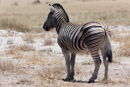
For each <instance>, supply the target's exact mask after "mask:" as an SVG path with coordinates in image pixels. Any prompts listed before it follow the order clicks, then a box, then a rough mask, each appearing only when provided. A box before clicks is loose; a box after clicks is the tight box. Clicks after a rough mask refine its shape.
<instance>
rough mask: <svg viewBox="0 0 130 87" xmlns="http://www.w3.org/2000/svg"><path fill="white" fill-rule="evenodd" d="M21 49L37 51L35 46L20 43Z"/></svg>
mask: <svg viewBox="0 0 130 87" xmlns="http://www.w3.org/2000/svg"><path fill="white" fill-rule="evenodd" d="M19 49H20V50H22V51H35V48H34V47H33V46H32V45H20V46H19Z"/></svg>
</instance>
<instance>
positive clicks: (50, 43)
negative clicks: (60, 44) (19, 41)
mask: <svg viewBox="0 0 130 87" xmlns="http://www.w3.org/2000/svg"><path fill="white" fill-rule="evenodd" d="M53 43H54V42H53V41H52V40H51V39H50V38H48V39H45V40H44V45H45V46H47V45H53Z"/></svg>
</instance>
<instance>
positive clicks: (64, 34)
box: [43, 3, 112, 83]
mask: <svg viewBox="0 0 130 87" xmlns="http://www.w3.org/2000/svg"><path fill="white" fill-rule="evenodd" d="M49 8H50V12H49V14H48V17H47V20H46V21H45V23H44V25H43V29H44V30H46V31H49V30H51V29H53V28H56V32H57V34H58V39H57V42H58V44H59V46H60V48H61V50H62V53H63V55H64V57H65V61H66V67H67V77H66V78H65V79H63V80H64V81H74V74H75V71H74V65H75V58H76V54H77V53H86V52H87V51H88V50H89V52H90V54H91V56H92V58H93V60H94V64H95V68H94V72H93V74H92V77H91V78H90V79H89V81H88V83H93V82H95V79H97V75H98V71H99V67H100V64H101V59H100V56H99V50H101V53H102V56H103V62H104V66H105V74H104V79H103V80H107V78H108V62H112V49H111V42H110V31H109V30H108V26H107V25H105V24H102V23H99V22H88V23H85V24H82V25H75V24H73V23H71V22H70V21H69V17H68V15H67V13H66V11H65V10H64V8H63V7H62V5H60V4H59V3H55V4H53V5H51V4H49Z"/></svg>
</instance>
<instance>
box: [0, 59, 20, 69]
mask: <svg viewBox="0 0 130 87" xmlns="http://www.w3.org/2000/svg"><path fill="white" fill-rule="evenodd" d="M0 70H2V71H11V72H18V71H20V67H19V66H18V65H17V64H14V63H13V62H12V61H11V60H8V61H1V62H0Z"/></svg>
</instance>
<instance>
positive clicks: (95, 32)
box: [58, 22, 105, 53]
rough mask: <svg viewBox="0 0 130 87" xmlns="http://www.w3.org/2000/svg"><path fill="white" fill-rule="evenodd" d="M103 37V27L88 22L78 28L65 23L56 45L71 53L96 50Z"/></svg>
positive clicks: (99, 24) (96, 23)
mask: <svg viewBox="0 0 130 87" xmlns="http://www.w3.org/2000/svg"><path fill="white" fill-rule="evenodd" d="M104 36H105V32H104V25H102V24H101V23H98V22H89V23H86V24H83V25H80V26H77V25H74V24H72V23H66V24H65V25H63V27H62V28H61V29H60V32H59V35H58V44H59V46H60V47H61V48H62V49H67V50H69V51H71V52H73V53H79V52H86V51H88V48H89V50H90V51H93V50H98V49H99V48H100V45H101V43H102V41H103V38H104Z"/></svg>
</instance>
